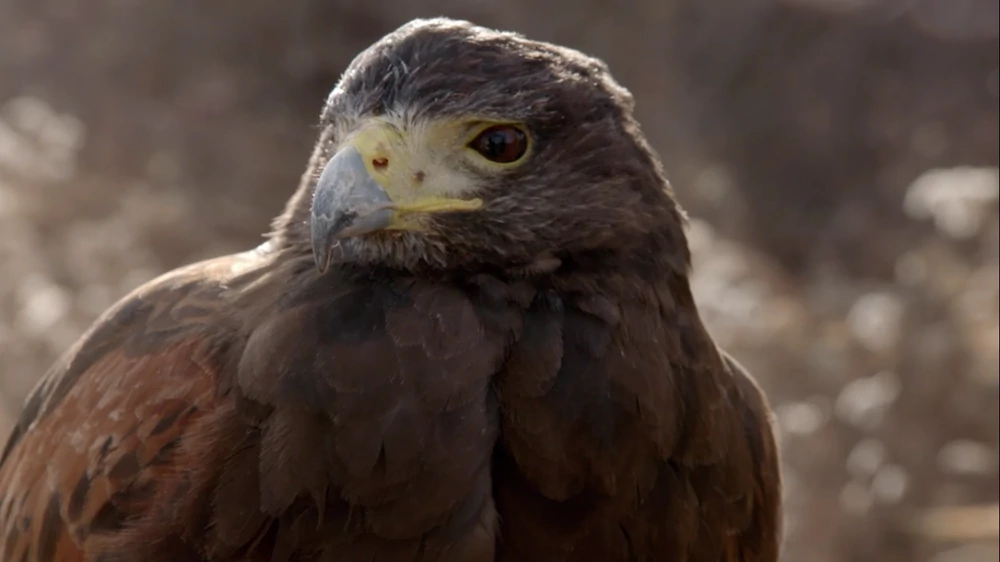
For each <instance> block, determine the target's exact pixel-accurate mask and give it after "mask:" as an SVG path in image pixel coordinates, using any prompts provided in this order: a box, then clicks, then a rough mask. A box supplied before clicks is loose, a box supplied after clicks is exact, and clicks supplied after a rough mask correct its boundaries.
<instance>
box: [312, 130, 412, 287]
mask: <svg viewBox="0 0 1000 562" xmlns="http://www.w3.org/2000/svg"><path fill="white" fill-rule="evenodd" d="M392 218H393V213H392V200H391V199H389V194H387V193H386V192H385V189H383V188H382V186H381V185H379V184H378V182H376V181H375V179H374V178H372V176H371V174H369V173H368V169H367V168H365V162H364V160H363V159H362V158H361V153H360V152H358V149H357V148H355V147H353V146H347V147H345V148H343V149H342V150H340V152H338V153H337V154H335V155H334V156H333V158H331V159H330V161H329V162H328V163H327V164H326V167H325V168H323V173H322V174H320V176H319V181H317V182H316V189H315V191H314V192H313V201H312V217H311V225H310V234H311V238H312V248H313V258H314V259H315V260H316V266H317V267H318V268H319V270H320V271H326V270H327V268H329V266H330V251H331V250H332V249H333V247H334V246H335V245H336V242H337V241H338V240H340V239H342V238H349V237H351V236H360V235H362V234H368V233H370V232H375V231H378V230H382V229H385V228H388V227H389V226H390V225H391V224H392Z"/></svg>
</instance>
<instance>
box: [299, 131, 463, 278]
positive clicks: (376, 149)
mask: <svg viewBox="0 0 1000 562" xmlns="http://www.w3.org/2000/svg"><path fill="white" fill-rule="evenodd" d="M419 154H420V151H419V150H418V151H417V155H419ZM376 160H378V161H380V164H379V165H378V167H377V168H376V167H375V166H376V164H375V163H374V162H375V161H376ZM369 163H371V164H372V166H373V167H372V168H369V166H368V164H369ZM422 169H423V168H422V167H421V166H420V164H419V161H415V156H414V153H413V149H412V147H408V146H407V140H406V138H405V137H404V136H403V135H401V134H399V133H398V132H395V131H393V130H392V128H387V127H384V126H369V127H367V128H363V129H361V130H360V131H359V132H358V133H356V134H355V135H354V136H353V137H352V138H351V139H350V140H349V141H348V142H347V143H346V144H345V145H343V146H342V147H341V149H340V150H339V151H338V152H337V153H336V154H334V156H333V158H331V159H330V161H329V162H327V164H326V167H325V168H323V172H322V173H321V174H320V176H319V180H317V182H316V188H315V190H314V192H313V200H312V215H311V217H310V218H311V221H310V236H311V239H312V240H311V242H312V250H313V259H314V260H315V261H316V267H317V268H318V269H319V270H320V272H325V271H326V270H327V269H329V267H330V263H331V261H332V257H331V252H332V251H333V249H334V248H335V247H336V246H337V244H338V243H339V241H340V240H343V239H345V238H351V237H355V236H364V235H366V234H371V233H374V232H378V231H382V230H409V231H421V230H426V228H427V224H426V221H424V220H423V219H422V218H421V217H422V216H426V215H431V214H436V213H451V212H462V211H474V210H476V209H479V208H480V207H482V205H483V202H482V200H481V199H478V198H474V199H459V198H454V197H450V196H442V194H440V193H439V192H438V190H437V189H435V184H434V183H433V182H432V181H428V182H427V183H426V184H424V183H423V179H424V172H422V171H419V170H422ZM418 176H419V178H420V179H416V178H417V177H418Z"/></svg>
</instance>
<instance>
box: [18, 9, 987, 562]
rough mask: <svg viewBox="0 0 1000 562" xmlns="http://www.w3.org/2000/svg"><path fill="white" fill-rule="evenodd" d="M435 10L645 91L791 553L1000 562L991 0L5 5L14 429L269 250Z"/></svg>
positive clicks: (706, 309) (698, 275)
mask: <svg viewBox="0 0 1000 562" xmlns="http://www.w3.org/2000/svg"><path fill="white" fill-rule="evenodd" d="M433 15H449V16H452V17H462V18H468V19H471V20H473V21H475V22H476V23H480V24H484V25H488V26H492V27H500V28H506V29H512V30H516V31H520V32H523V33H525V34H527V35H529V36H531V37H533V38H537V39H543V40H549V41H554V42H558V43H562V44H565V45H568V46H571V47H575V48H578V49H581V50H584V51H586V52H588V53H590V54H593V55H597V56H599V57H601V58H603V59H605V60H606V61H607V62H608V64H609V65H610V66H611V69H612V71H613V72H614V74H615V76H616V77H617V78H618V79H619V81H621V82H622V83H623V84H624V85H625V86H626V87H628V88H629V89H630V90H631V91H632V92H633V94H634V95H635V98H636V101H637V107H638V109H637V111H638V114H639V118H640V120H641V122H642V123H643V127H644V130H645V132H646V134H647V135H648V136H649V138H650V140H651V142H652V143H653V144H654V146H655V147H656V148H657V149H658V150H659V151H660V153H661V154H662V156H663V159H664V161H665V164H666V167H667V170H668V172H669V175H670V178H671V181H672V182H673V184H674V186H675V188H676V190H677V192H678V196H679V198H680V199H681V201H682V203H683V204H684V205H685V207H686V208H687V209H688V210H689V212H690V214H691V216H692V221H691V228H690V242H691V246H692V249H693V251H694V255H695V269H694V286H695V290H696V292H697V297H698V299H699V301H700V304H701V306H702V311H703V315H704V316H705V318H706V321H707V322H708V324H709V326H710V328H711V330H712V331H713V333H714V334H715V335H716V337H717V338H718V340H719V341H720V343H721V344H722V345H723V346H725V347H727V348H728V349H729V350H731V351H732V352H733V353H734V355H735V356H736V357H738V358H739V359H740V360H741V361H743V362H744V363H745V364H746V365H747V366H748V367H750V368H751V370H752V371H753V372H754V373H755V374H756V376H757V378H758V379H759V380H760V382H761V384H762V385H763V387H764V388H765V390H766V391H767V392H768V394H769V396H770V397H771V400H772V402H773V404H774V406H775V410H776V412H777V416H778V419H779V421H780V424H781V439H782V443H783V454H784V463H785V478H786V496H787V540H786V549H785V558H784V561H785V562H868V561H872V562H876V561H877V562H923V561H933V562H979V561H992V560H997V559H998V556H1000V547H998V539H997V535H998V520H1000V513H998V508H997V500H998V491H1000V490H998V474H997V467H998V446H1000V443H998V440H1000V430H998V423H1000V422H998V378H1000V377H998V369H1000V357H998V356H1000V344H998V338H1000V329H998V316H1000V314H998V271H1000V269H998V268H1000V260H998V256H1000V241H998V238H1000V223H998V172H997V165H998V105H1000V104H998V88H1000V86H998V62H1000V55H998V27H1000V22H998V19H1000V13H998V2H997V0H714V1H706V0H641V1H634V2H630V3H626V2H621V3H617V4H615V3H613V2H611V1H609V0H548V1H545V2H542V1H539V0H507V1H505V2H484V1H478V0H387V1H384V2H371V1H360V0H287V1H285V2H283V3H282V2H272V1H267V0H240V1H239V2H237V1H235V0H226V1H220V2H203V1H201V0H172V1H170V2H147V1H140V0H0V441H3V440H5V437H6V435H7V433H8V431H9V429H10V427H11V424H12V423H13V421H14V419H16V416H17V413H18V411H19V409H20V406H21V402H22V400H23V398H24V396H25V394H26V393H27V392H28V391H29V390H30V389H31V387H32V386H33V384H34V383H35V381H36V380H37V378H38V377H39V376H40V375H41V374H42V373H43V372H44V371H45V370H46V369H47V368H48V367H49V365H50V364H51V363H52V362H53V360H54V359H55V358H56V356H57V355H58V354H60V353H61V352H62V351H64V350H65V349H66V348H67V347H68V346H69V345H70V344H71V343H72V342H73V341H74V340H75V339H76V338H77V337H78V336H79V335H80V334H81V333H82V332H83V330H84V329H86V327H87V326H88V325H89V323H90V322H91V321H92V320H93V319H94V318H95V317H96V316H97V315H98V314H99V313H100V312H101V311H102V310H104V309H105V308H106V307H108V306H109V305H110V304H112V303H113V302H114V301H115V300H117V299H118V298H119V297H121V296H122V295H123V294H124V293H125V292H126V291H128V290H130V289H132V288H134V287H135V286H136V285H138V284H139V283H142V282H144V281H146V280H148V279H150V278H152V277H153V276H155V275H157V274H159V273H161V272H164V271H166V270H167V269H169V268H173V267H176V266H179V265H182V264H184V263H187V262H190V261H193V260H196V259H201V258H206V257H210V256H215V255H219V254H223V253H229V252H234V251H239V250H243V249H248V248H250V247H253V246H255V245H257V244H258V243H260V242H261V236H262V233H263V232H265V231H266V230H267V229H268V221H269V220H270V218H271V217H272V216H274V215H275V214H277V213H278V212H279V211H280V209H281V207H282V205H283V203H284V201H285V199H286V198H287V197H288V196H289V195H290V194H291V193H292V191H293V190H294V188H295V187H296V184H297V182H298V178H299V175H300V174H301V172H302V170H303V169H304V166H305V164H306V160H307V157H308V155H309V152H310V148H311V145H312V143H313V141H314V138H315V135H316V132H317V129H316V127H315V120H316V117H317V116H318V113H319V110H320V107H321V104H322V102H323V99H324V98H325V96H326V94H327V92H328V91H329V89H330V88H331V87H332V86H333V84H334V82H335V81H336V79H337V77H338V76H339V74H340V72H341V71H342V70H343V68H344V67H345V65H346V64H347V63H348V62H349V61H350V59H351V58H352V57H353V56H354V55H355V54H356V53H357V52H358V51H360V50H361V49H363V48H364V47H366V46H367V45H368V44H370V43H371V42H373V41H374V40H376V39H377V38H378V37H380V36H381V35H383V34H384V33H386V32H388V31H390V30H392V29H394V28H395V27H397V26H398V25H400V24H402V23H404V22H405V21H407V20H409V19H410V18H413V17H418V16H433Z"/></svg>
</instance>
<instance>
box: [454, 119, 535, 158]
mask: <svg viewBox="0 0 1000 562" xmlns="http://www.w3.org/2000/svg"><path fill="white" fill-rule="evenodd" d="M497 127H511V128H513V129H517V130H518V131H520V132H521V134H522V135H524V140H525V143H526V144H527V146H525V148H524V153H522V154H521V155H520V156H519V157H518V158H517V159H515V160H512V161H510V162H497V161H495V160H491V159H489V158H487V157H486V156H485V155H483V154H482V153H480V152H479V151H478V150H477V149H476V148H475V147H474V146H473V143H474V142H475V141H476V139H478V138H479V137H480V135H482V134H483V133H485V132H486V131H489V130H490V129H493V128H497ZM464 145H465V149H466V150H469V151H471V152H472V153H474V154H475V155H476V157H477V158H476V159H477V160H479V161H480V162H481V163H482V162H485V163H486V164H487V165H488V166H490V167H493V168H513V167H516V166H519V165H521V164H523V163H524V162H525V161H526V160H527V159H528V157H529V156H531V153H532V150H533V149H534V145H535V141H534V138H533V137H532V136H531V133H530V132H528V128H527V127H526V126H525V125H524V123H520V122H514V121H491V120H479V121H478V124H477V125H476V127H474V128H473V129H472V133H471V134H469V135H467V138H466V140H465V143H464Z"/></svg>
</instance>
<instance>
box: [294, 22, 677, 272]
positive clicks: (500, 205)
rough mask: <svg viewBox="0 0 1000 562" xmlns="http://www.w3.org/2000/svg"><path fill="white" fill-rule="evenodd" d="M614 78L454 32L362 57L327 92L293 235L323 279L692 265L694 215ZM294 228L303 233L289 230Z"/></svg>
mask: <svg viewBox="0 0 1000 562" xmlns="http://www.w3.org/2000/svg"><path fill="white" fill-rule="evenodd" d="M632 110H633V101H632V97H631V95H630V94H629V93H628V91H627V90H625V89H624V88H623V87H621V86H620V85H619V84H618V83H616V82H615V81H614V79H613V78H612V77H611V75H610V73H609V71H608V68H607V67H606V65H605V64H604V63H603V62H601V61H599V60H597V59H595V58H592V57H589V56H586V55H584V54H582V53H580V52H578V51H575V50H571V49H567V48H563V47H558V46H555V45H552V44H548V43H543V42H538V41H532V40H529V39H526V38H525V37H523V36H521V35H518V34H515V33H509V32H500V31H495V30H490V29H486V28H482V27H478V26H475V25H473V24H471V23H469V22H463V21H455V20H449V19H428V20H415V21H413V22H410V23H408V24H406V25H404V26H403V27H401V28H399V29H398V30H396V31H394V32H393V33H391V34H389V35H387V36H386V37H384V38H383V39H381V40H379V41H378V42H377V43H375V44H374V45H372V46H371V47H369V48H368V49H367V50H365V51H364V52H362V53H361V54H360V55H358V56H357V57H356V58H355V59H354V61H353V62H352V63H351V64H350V65H349V67H348V68H347V69H346V71H345V72H344V74H343V76H342V77H341V79H340V81H339V82H338V83H337V85H336V87H335V88H334V90H333V91H332V92H331V93H330V96H329V98H328V100H327V103H326V105H325V107H324V110H323V113H322V118H321V125H322V126H321V129H322V133H321V135H320V139H319V141H318V143H317V145H316V148H315V151H314V154H313V157H312V160H311V163H310V166H309V169H308V170H307V172H306V174H305V176H304V179H303V185H302V188H301V189H300V196H299V197H298V198H297V199H293V201H292V204H291V209H290V212H289V215H290V216H291V217H292V220H289V221H287V222H288V225H287V227H288V228H296V227H301V225H308V231H307V232H306V231H303V232H301V238H302V242H306V240H308V247H309V249H310V250H311V252H312V255H313V258H314V260H315V262H316V265H317V267H318V268H319V269H320V270H321V271H325V270H326V269H327V268H329V267H330V266H331V264H333V263H355V264H357V263H362V264H378V265H385V266H389V267H393V268H402V269H411V270H413V269H428V268H429V269H436V270H453V269H463V270H469V269H470V268H471V269H475V268H502V267H509V266H511V265H515V266H516V265H520V266H525V267H531V266H532V264H538V263H549V264H559V263H562V262H563V261H565V260H566V259H567V257H568V256H576V257H580V256H586V255H596V254H604V255H607V256H618V257H623V256H628V257H631V258H633V259H636V260H638V261H640V262H643V261H656V260H658V259H664V258H665V257H666V258H669V259H672V260H675V261H680V262H684V263H685V264H686V261H687V247H686V243H685V242H684V236H683V229H682V223H683V217H682V214H681V211H680V210H679V208H678V206H677V205H676V204H675V203H674V200H673V198H672V195H671V192H670V188H669V185H668V183H667V181H666V179H665V178H664V176H663V172H662V167H661V165H660V162H659V160H658V159H657V158H656V156H655V155H654V154H653V153H652V151H651V150H650V148H649V146H648V144H647V143H646V140H645V139H644V137H643V135H642V133H641V132H640V130H639V126H638V124H637V123H636V121H635V119H634V117H633V114H632ZM292 223H297V224H292Z"/></svg>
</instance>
